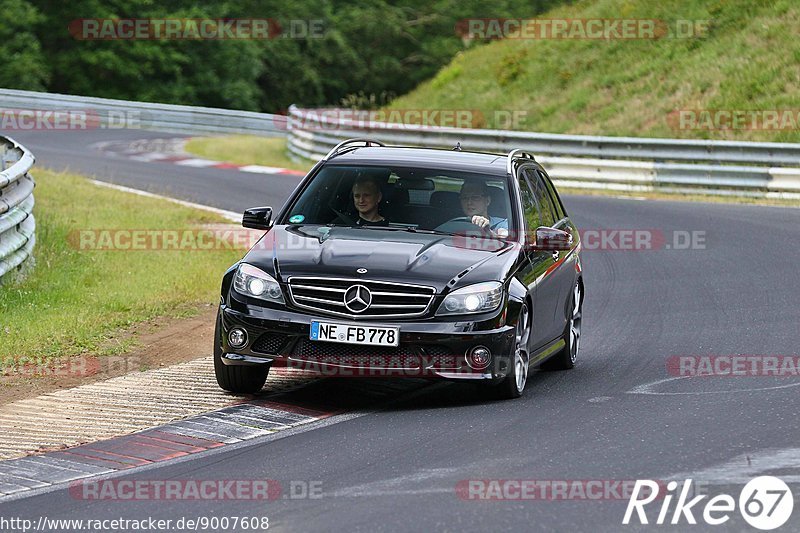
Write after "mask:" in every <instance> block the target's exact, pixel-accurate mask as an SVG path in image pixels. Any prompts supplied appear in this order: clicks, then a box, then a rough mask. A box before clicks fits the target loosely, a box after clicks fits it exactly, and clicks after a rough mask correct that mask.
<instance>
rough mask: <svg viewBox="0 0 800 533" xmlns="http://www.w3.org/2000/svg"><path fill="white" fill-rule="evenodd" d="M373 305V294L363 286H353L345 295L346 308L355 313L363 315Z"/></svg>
mask: <svg viewBox="0 0 800 533" xmlns="http://www.w3.org/2000/svg"><path fill="white" fill-rule="evenodd" d="M371 303H372V293H371V292H369V289H368V288H366V287H365V286H363V285H353V286H352V287H350V288H349V289H347V291H346V292H345V293H344V306H345V307H346V308H347V309H349V310H350V311H351V312H353V313H362V312H364V311H366V310H367V308H368V307H369V305H370V304H371Z"/></svg>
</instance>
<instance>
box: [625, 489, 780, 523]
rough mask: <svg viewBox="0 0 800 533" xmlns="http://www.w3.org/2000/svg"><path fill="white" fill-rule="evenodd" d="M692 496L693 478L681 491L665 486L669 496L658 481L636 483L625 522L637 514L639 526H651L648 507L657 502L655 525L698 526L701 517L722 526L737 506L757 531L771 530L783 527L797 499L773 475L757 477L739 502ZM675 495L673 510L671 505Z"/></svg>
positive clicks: (720, 495)
mask: <svg viewBox="0 0 800 533" xmlns="http://www.w3.org/2000/svg"><path fill="white" fill-rule="evenodd" d="M662 483H663V482H662ZM661 486H662V487H663V485H661ZM691 494H692V480H691V479H687V480H685V481H684V482H683V485H682V486H681V487H680V489H678V482H677V481H670V482H669V483H667V486H666V494H664V493H661V492H660V491H659V483H657V482H656V481H652V480H649V479H645V480H637V481H636V484H635V485H634V488H633V493H632V494H631V497H630V500H628V507H627V509H625V516H624V518H623V519H622V523H623V524H625V525H628V524H631V523H632V522H631V519H633V517H634V512H635V513H636V514H635V516H636V518H637V519H638V521H639V523H640V524H649V523H651V522H649V521H648V520H650V519H652V516H651V517H650V518H649V519H648V516H647V513H646V511H645V507H646V506H647V505H649V504H651V503H653V502H654V501H656V500H661V502H660V503H661V506H660V509H659V511H658V517H657V518H656V520H655V522H652V523H654V524H657V525H664V524H671V525H677V524H692V525H695V524H697V523H698V521H697V518H701V519H702V520H703V522H705V523H706V524H708V525H712V526H719V525H722V524H725V523H726V522H728V521H729V520H730V519H731V515H732V514H734V513H735V511H736V507H737V503H738V507H739V513H740V514H741V515H742V518H743V519H744V520H745V521H746V522H747V523H748V524H750V525H751V526H752V527H754V528H756V529H760V530H762V531H769V530H773V529H776V528H779V527H781V526H782V525H784V524H785V523H786V522H787V521H788V520H789V518H790V517H791V516H792V510H793V509H794V496H793V495H792V491H791V490H790V489H789V486H788V485H787V484H786V483H784V482H783V481H782V480H780V479H778V478H776V477H772V476H761V477H757V478H755V479H753V480H751V481H750V482H749V483H747V485H745V486H744V488H743V489H742V491H741V492H740V493H739V499H738V502H737V501H736V500H735V499H734V497H733V496H730V495H728V494H718V495H716V496H714V497H712V498H710V499H709V500H708V501H705V502H704V501H703V500H705V499H706V498H708V495H706V494H701V495H699V496H695V497H694V498H691V499H689V498H690V495H691ZM676 496H677V500H676V503H675V506H674V508H673V506H672V502H673V500H675V497H676ZM654 507H655V506H654ZM695 514H697V515H698V516H695ZM633 523H634V524H635V523H636V521H635V520H634V521H633Z"/></svg>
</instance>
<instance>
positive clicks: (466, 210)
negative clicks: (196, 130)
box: [214, 139, 584, 398]
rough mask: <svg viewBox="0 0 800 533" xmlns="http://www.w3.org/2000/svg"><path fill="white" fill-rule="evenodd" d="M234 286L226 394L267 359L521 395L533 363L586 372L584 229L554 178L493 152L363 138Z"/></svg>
mask: <svg viewBox="0 0 800 533" xmlns="http://www.w3.org/2000/svg"><path fill="white" fill-rule="evenodd" d="M242 223H243V225H244V226H245V227H246V228H254V229H260V230H266V233H265V234H264V235H263V236H262V238H261V239H260V240H259V241H258V243H257V244H256V245H255V246H253V248H252V249H251V250H250V251H249V252H248V253H247V255H245V256H244V258H243V259H242V260H241V261H240V262H238V263H236V264H235V265H233V266H232V267H231V268H230V269H229V270H228V271H227V272H226V273H225V276H224V278H223V281H222V296H221V301H220V308H219V315H218V318H217V325H216V334H215V346H214V368H215V372H216V377H217V381H218V383H219V385H220V386H221V387H222V388H223V389H225V390H228V391H232V392H237V393H249V392H256V391H258V390H260V389H261V388H262V387H263V386H264V383H265V381H266V379H267V374H268V372H269V370H270V367H271V366H273V365H276V366H287V367H293V368H298V369H302V370H306V371H309V372H312V373H320V374H322V375H331V376H365V377H376V376H386V377H400V376H413V377H431V378H445V379H452V380H470V381H474V382H483V383H486V384H487V386H492V387H494V388H495V390H496V392H497V394H498V395H499V396H500V397H503V398H516V397H518V396H520V395H521V394H522V392H523V390H524V388H525V383H526V381H527V378H528V373H529V371H530V369H531V368H533V367H534V366H540V365H543V366H544V367H545V368H553V369H567V368H572V367H573V366H574V365H575V360H576V358H577V356H578V349H579V347H580V338H581V315H582V312H581V310H582V306H583V297H584V287H583V279H582V274H581V260H580V255H579V251H580V237H579V235H578V231H577V229H576V227H575V226H574V225H573V223H572V222H571V221H570V219H569V216H568V215H567V212H566V210H565V209H564V205H563V204H562V203H561V199H560V198H559V196H558V194H557V193H556V190H555V188H554V187H553V184H552V182H551V181H550V179H549V178H548V176H547V173H546V172H545V171H544V169H543V168H542V167H541V165H539V164H538V163H537V162H536V161H535V159H534V157H533V156H532V155H530V154H528V153H526V152H523V151H522V150H514V151H512V152H511V153H509V154H508V155H494V154H484V153H474V152H466V151H461V150H460V147H457V148H456V149H455V150H453V151H449V150H436V149H425V148H406V147H388V146H384V145H383V144H381V143H379V142H377V141H372V140H367V139H352V140H349V141H345V142H342V143H340V144H339V145H337V146H336V147H335V148H334V149H333V150H331V151H330V153H328V154H327V156H325V157H324V158H323V159H322V160H321V161H320V162H319V163H317V164H316V165H315V166H314V168H313V169H312V170H311V171H310V172H309V174H308V175H307V176H306V177H305V179H304V180H303V181H302V183H301V184H300V185H299V186H298V188H297V189H296V190H295V191H294V192H293V193H292V195H291V196H290V198H289V199H288V201H287V202H286V205H285V206H284V207H283V208H282V209H281V210H280V211H279V212H278V213H277V214H274V215H273V211H272V209H271V208H270V207H257V208H252V209H248V210H247V211H245V213H244V219H243V222H242Z"/></svg>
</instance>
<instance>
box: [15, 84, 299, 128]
mask: <svg viewBox="0 0 800 533" xmlns="http://www.w3.org/2000/svg"><path fill="white" fill-rule="evenodd" d="M0 110H2V111H4V112H12V113H14V114H15V118H16V120H17V121H19V122H23V123H24V122H26V119H27V123H31V121H32V120H35V118H29V117H26V116H25V113H26V112H30V111H51V112H54V113H57V114H60V115H65V116H70V115H72V116H73V117H74V118H75V117H76V118H77V120H75V121H74V122H75V124H73V126H74V127H75V129H90V128H102V129H114V128H118V129H121V128H141V129H149V130H157V131H166V132H174V133H187V134H190V135H191V134H202V133H211V134H215V133H220V134H248V135H261V136H283V135H286V117H285V116H283V115H271V114H269V113H255V112H252V111H237V110H233V109H218V108H213V107H197V106H187V105H171V104H155V103H149V102H129V101H126V100H112V99H108V98H95V97H89V96H74V95H67V94H55V93H40V92H35V91H20V90H15V89H0ZM3 122H4V127H6V126H7V124H8V123H10V122H12V120H4V121H3ZM44 127H45V128H47V126H46V125H45V126H44ZM66 127H70V126H69V125H67V126H66ZM20 129H27V127H26V126H25V125H20Z"/></svg>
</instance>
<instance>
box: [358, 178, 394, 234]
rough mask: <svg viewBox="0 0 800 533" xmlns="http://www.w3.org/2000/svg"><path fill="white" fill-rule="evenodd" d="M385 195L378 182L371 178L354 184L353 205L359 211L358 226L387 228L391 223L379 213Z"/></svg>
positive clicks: (362, 179) (361, 179)
mask: <svg viewBox="0 0 800 533" xmlns="http://www.w3.org/2000/svg"><path fill="white" fill-rule="evenodd" d="M382 198H383V195H382V194H381V187H380V184H379V183H378V180H376V179H375V178H373V177H371V176H363V177H360V178H358V179H357V180H356V181H355V183H353V204H354V205H355V208H356V211H358V220H356V225H358V226H386V225H387V224H389V221H388V220H386V218H384V217H383V216H382V215H381V214H380V213H379V212H378V207H379V205H380V203H381V199H382Z"/></svg>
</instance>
